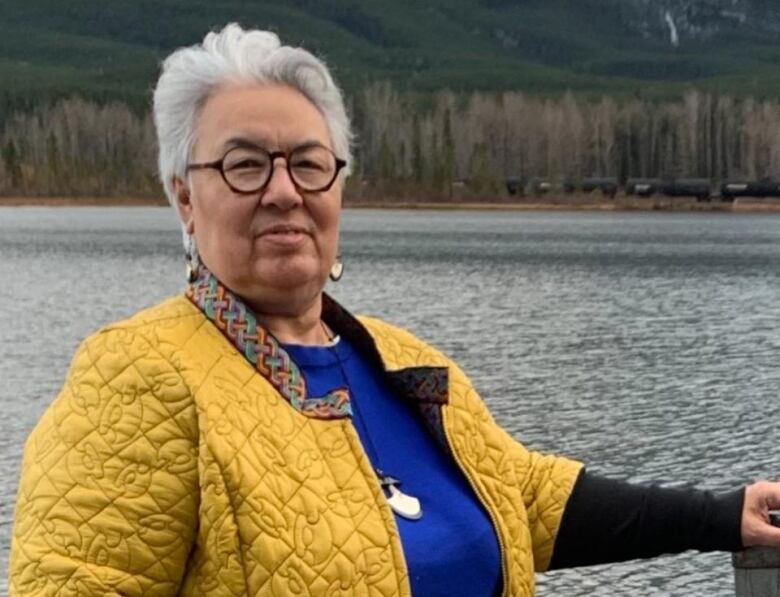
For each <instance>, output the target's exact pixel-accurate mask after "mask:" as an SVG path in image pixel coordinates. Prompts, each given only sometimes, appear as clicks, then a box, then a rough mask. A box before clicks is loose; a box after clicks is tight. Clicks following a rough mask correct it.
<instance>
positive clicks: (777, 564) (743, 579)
mask: <svg viewBox="0 0 780 597" xmlns="http://www.w3.org/2000/svg"><path fill="white" fill-rule="evenodd" d="M770 518H771V520H772V524H773V525H775V526H776V527H780V512H772V513H771V514H770ZM732 562H733V564H734V583H735V586H736V589H737V597H780V549H774V548H770V547H751V548H749V549H746V550H744V551H740V552H738V553H735V554H734V555H733V556H732Z"/></svg>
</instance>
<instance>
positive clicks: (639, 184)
mask: <svg viewBox="0 0 780 597" xmlns="http://www.w3.org/2000/svg"><path fill="white" fill-rule="evenodd" d="M663 184H664V183H663V181H662V180H661V179H660V178H629V179H628V180H627V181H626V195H636V196H638V197H652V196H653V195H655V194H657V193H660V192H661V190H662V189H663Z"/></svg>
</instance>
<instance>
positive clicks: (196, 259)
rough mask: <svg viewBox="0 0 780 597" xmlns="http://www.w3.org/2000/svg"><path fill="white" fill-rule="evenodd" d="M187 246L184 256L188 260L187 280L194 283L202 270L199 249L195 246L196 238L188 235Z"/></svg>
mask: <svg viewBox="0 0 780 597" xmlns="http://www.w3.org/2000/svg"><path fill="white" fill-rule="evenodd" d="M187 238H188V241H187V246H186V248H185V249H184V257H185V259H186V260H187V282H189V283H190V284H192V283H193V282H195V280H197V279H198V273H199V271H200V256H199V255H198V249H197V247H195V239H194V238H192V237H191V236H188V237H187Z"/></svg>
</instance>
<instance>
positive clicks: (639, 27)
mask: <svg viewBox="0 0 780 597" xmlns="http://www.w3.org/2000/svg"><path fill="white" fill-rule="evenodd" d="M608 1H609V2H610V3H611V4H612V5H613V7H614V9H615V10H617V11H619V12H620V14H621V16H622V18H623V20H624V25H625V26H626V27H627V28H629V29H630V30H632V31H634V32H636V33H639V34H640V35H641V36H642V37H643V38H645V39H647V40H653V41H661V42H663V41H666V42H667V43H669V44H670V45H672V46H678V45H686V44H691V43H702V42H704V43H706V42H710V41H716V42H717V41H719V40H724V41H725V40H729V39H735V38H737V39H738V38H740V37H743V36H750V37H751V38H752V39H754V40H755V38H756V37H759V38H766V40H767V41H770V40H774V41H776V39H777V38H776V36H777V35H778V34H780V2H777V1H776V0H608Z"/></svg>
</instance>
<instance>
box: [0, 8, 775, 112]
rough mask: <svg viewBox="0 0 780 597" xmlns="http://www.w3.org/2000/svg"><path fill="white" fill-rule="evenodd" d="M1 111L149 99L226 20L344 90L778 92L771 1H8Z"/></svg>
mask: <svg viewBox="0 0 780 597" xmlns="http://www.w3.org/2000/svg"><path fill="white" fill-rule="evenodd" d="M3 4H4V6H3V14H2V19H0V105H2V106H5V107H6V108H7V107H8V106H19V105H27V104H35V103H38V102H40V101H43V100H46V99H47V98H51V97H54V96H61V95H68V94H72V93H80V94H82V95H87V96H89V97H95V98H99V99H121V100H123V101H129V102H130V103H133V104H135V105H137V106H139V107H140V106H143V105H145V104H146V103H147V102H148V96H149V89H150V87H151V85H153V82H154V79H155V75H156V72H157V67H158V63H159V60H160V59H161V58H162V57H163V56H164V55H165V54H166V53H168V52H169V51H170V50H171V49H173V48H175V47H177V46H181V45H187V44H192V43H196V42H197V41H198V40H199V39H201V38H202V36H203V33H204V32H205V31H206V30H208V29H210V28H214V27H215V26H218V25H221V24H224V23H226V22H229V21H238V22H240V23H242V24H243V25H244V26H256V27H263V28H270V29H272V30H275V31H277V32H278V33H279V34H280V35H281V36H282V38H283V40H285V41H286V42H287V43H296V44H297V43H300V44H303V45H304V46H306V47H307V48H309V49H312V50H314V51H315V52H317V53H318V54H321V55H323V56H325V57H326V58H327V60H328V62H329V63H330V64H331V66H332V67H334V70H335V72H336V76H337V78H338V79H339V80H340V81H342V83H343V84H344V85H345V86H346V87H348V88H357V87H360V86H361V85H363V84H364V83H365V82H367V81H371V80H378V79H387V80H390V81H393V82H395V83H396V84H397V85H399V86H401V87H405V88H410V89H415V90H430V89H438V88H442V87H450V88H454V89H463V90H473V89H523V90H527V91H529V92H531V93H550V94H557V93H560V92H562V91H564V90H566V89H571V90H573V91H575V92H583V93H592V94H601V93H610V94H618V95H620V94H635V93H640V94H643V95H651V96H668V95H673V94H677V93H679V92H680V91H681V90H683V89H684V88H686V87H689V86H691V85H696V86H698V87H701V88H704V89H709V90H715V91H727V92H730V93H736V94H743V93H750V94H755V95H773V96H776V95H779V94H780V68H778V65H780V43H779V42H778V39H780V5H779V4H778V3H776V2H775V1H770V0H424V1H415V0H397V1H395V2H387V1H386V0H360V1H357V0H342V1H339V0H275V1H274V2H249V1H237V0H225V1H223V2H220V3H214V2H212V1H207V0H186V1H185V0H156V1H151V0H137V1H128V2H122V1H118V0H114V1H112V2H105V1H101V0H68V1H67V2H63V1H62V0H27V1H24V2H22V1H20V0H5V2H4V3H3Z"/></svg>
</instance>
